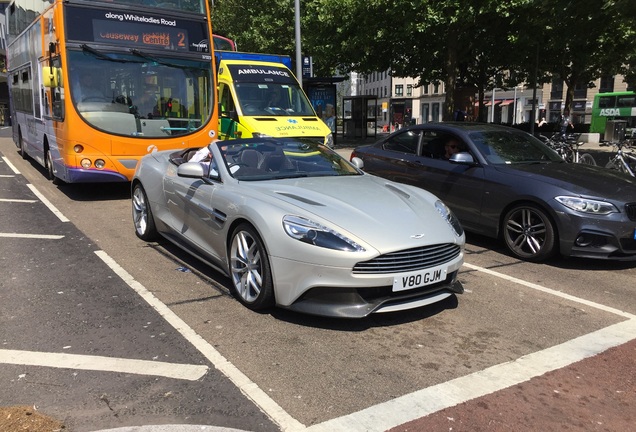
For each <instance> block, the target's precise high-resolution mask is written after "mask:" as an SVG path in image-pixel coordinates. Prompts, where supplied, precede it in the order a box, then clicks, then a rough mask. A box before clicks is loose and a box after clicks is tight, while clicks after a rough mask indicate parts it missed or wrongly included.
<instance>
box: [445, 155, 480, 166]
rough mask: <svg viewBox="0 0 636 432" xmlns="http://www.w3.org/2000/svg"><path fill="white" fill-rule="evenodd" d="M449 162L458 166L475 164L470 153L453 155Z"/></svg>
mask: <svg viewBox="0 0 636 432" xmlns="http://www.w3.org/2000/svg"><path fill="white" fill-rule="evenodd" d="M449 161H451V162H453V163H456V164H460V165H474V164H475V159H473V156H472V155H471V154H470V153H467V152H459V153H455V154H454V155H452V156H451V158H450V159H449Z"/></svg>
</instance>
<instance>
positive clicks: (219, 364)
mask: <svg viewBox="0 0 636 432" xmlns="http://www.w3.org/2000/svg"><path fill="white" fill-rule="evenodd" d="M95 254H97V256H98V257H100V258H101V259H102V261H104V262H105V263H106V264H107V265H108V266H109V267H110V268H111V269H112V270H113V271H114V272H115V273H116V274H117V275H118V276H119V277H120V278H121V279H122V280H123V281H124V282H126V283H127V284H128V285H129V286H130V287H131V288H132V289H133V290H135V292H137V294H139V296H140V297H141V298H143V299H144V300H145V301H146V302H147V303H148V304H149V305H150V306H152V308H153V309H155V310H156V311H157V312H158V313H159V315H161V316H162V317H163V318H164V319H165V320H166V321H167V322H168V323H169V324H170V325H172V326H173V327H174V328H175V330H177V331H178V332H179V333H181V335H182V336H183V337H184V338H185V339H186V340H187V341H188V342H190V343H191V344H192V345H193V346H194V347H195V348H196V349H198V350H199V352H200V353H201V354H203V355H204V356H205V357H206V358H207V359H208V360H209V361H210V362H211V363H212V364H213V365H214V367H215V368H216V369H218V370H219V372H221V373H222V374H223V375H225V376H226V377H227V378H228V379H229V380H230V381H232V382H233V383H234V385H236V387H237V388H238V389H239V390H240V391H241V392H242V393H243V394H244V395H245V396H246V397H247V398H248V399H250V400H251V401H252V402H253V403H254V404H256V406H258V407H259V408H260V409H261V411H263V412H264V413H265V414H266V415H267V416H269V418H270V419H271V420H272V421H273V422H274V423H276V424H277V425H278V426H279V427H280V429H281V430H283V431H301V430H305V426H304V425H303V424H302V423H300V422H299V421H298V420H296V419H294V418H293V417H292V416H290V415H289V414H288V413H287V412H286V411H285V410H283V408H281V406H280V405H278V404H277V403H276V402H275V401H274V400H273V399H272V398H270V397H269V395H268V394H267V393H265V392H264V391H263V390H262V389H261V388H259V387H258V385H256V383H254V382H252V381H251V380H250V379H249V378H248V377H247V376H246V375H245V374H244V373H243V372H241V371H240V370H239V369H238V368H237V367H236V366H234V365H233V364H232V363H230V362H229V361H228V360H227V359H226V358H225V357H223V356H222V355H221V353H219V352H218V351H217V350H215V349H214V347H213V346H212V345H210V344H209V343H208V342H207V341H206V340H205V339H203V338H202V337H201V336H200V335H199V334H198V333H196V332H195V331H194V330H193V329H192V328H191V327H190V326H188V324H186V323H185V321H183V320H182V319H181V318H179V317H178V316H177V315H176V314H175V313H174V312H172V310H170V308H169V307H168V306H166V305H165V304H163V303H162V302H161V301H159V299H158V298H157V297H155V296H154V295H153V294H152V293H151V292H150V291H148V290H147V289H146V288H145V287H144V286H143V285H142V284H140V283H139V282H137V281H136V280H135V279H134V278H133V277H132V276H131V275H130V274H129V273H128V272H127V271H126V270H124V269H123V268H122V267H121V266H120V265H119V264H117V262H115V260H113V259H112V258H111V257H110V256H109V255H108V254H107V253H106V252H104V251H95Z"/></svg>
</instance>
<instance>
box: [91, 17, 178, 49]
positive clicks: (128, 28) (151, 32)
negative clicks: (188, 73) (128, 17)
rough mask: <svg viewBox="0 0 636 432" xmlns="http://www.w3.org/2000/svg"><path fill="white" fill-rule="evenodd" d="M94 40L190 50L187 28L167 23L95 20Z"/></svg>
mask: <svg viewBox="0 0 636 432" xmlns="http://www.w3.org/2000/svg"><path fill="white" fill-rule="evenodd" d="M162 21H163V20H162ZM173 22H174V21H173ZM93 40H94V41H95V42H104V43H113V44H122V45H124V44H125V45H130V44H134V45H137V46H139V47H152V48H165V49H169V50H171V51H188V50H189V49H188V48H189V44H188V34H187V32H186V30H184V29H180V28H175V27H171V26H166V25H149V24H139V23H128V22H127V23H123V22H113V21H105V20H93Z"/></svg>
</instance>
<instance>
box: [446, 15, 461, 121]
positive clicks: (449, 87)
mask: <svg viewBox="0 0 636 432" xmlns="http://www.w3.org/2000/svg"><path fill="white" fill-rule="evenodd" d="M457 35H458V32H455V31H453V28H452V27H450V28H449V32H448V45H447V51H446V65H445V66H446V82H445V86H446V88H445V91H446V100H445V104H444V115H443V117H442V119H443V120H444V121H451V120H453V112H454V111H455V87H456V86H457V44H458V40H457V38H458V36H457Z"/></svg>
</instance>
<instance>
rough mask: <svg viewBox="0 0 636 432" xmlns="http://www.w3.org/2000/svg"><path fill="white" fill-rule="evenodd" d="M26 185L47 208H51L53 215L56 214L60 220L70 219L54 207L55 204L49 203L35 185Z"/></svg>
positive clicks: (66, 220) (67, 220)
mask: <svg viewBox="0 0 636 432" xmlns="http://www.w3.org/2000/svg"><path fill="white" fill-rule="evenodd" d="M27 187H28V188H29V189H31V192H33V193H34V194H35V196H37V197H38V198H39V199H40V201H42V202H43V203H44V205H45V206H47V207H48V208H49V210H51V212H53V214H54V215H55V216H57V218H58V219H59V220H61V221H62V222H70V220H69V219H67V218H66V216H64V215H63V214H62V212H61V211H59V210H58V209H57V208H55V206H54V205H53V204H51V202H50V201H49V200H48V199H46V197H45V196H44V195H42V194H41V193H40V191H39V190H37V188H36V187H35V186H33V185H32V184H27Z"/></svg>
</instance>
